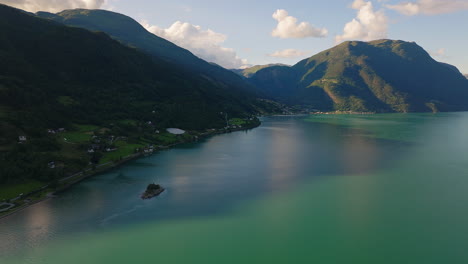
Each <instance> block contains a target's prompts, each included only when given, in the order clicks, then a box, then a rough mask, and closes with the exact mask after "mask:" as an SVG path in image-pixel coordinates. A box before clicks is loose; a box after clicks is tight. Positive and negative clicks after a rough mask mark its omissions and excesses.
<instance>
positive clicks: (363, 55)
mask: <svg viewBox="0 0 468 264" xmlns="http://www.w3.org/2000/svg"><path fill="white" fill-rule="evenodd" d="M249 81H250V82H251V83H252V84H253V85H255V86H256V87H257V88H258V89H260V90H262V91H263V92H265V93H266V94H268V95H270V96H271V98H274V99H276V100H280V101H283V102H287V103H290V104H304V105H310V106H312V107H313V108H315V109H319V110H327V111H333V110H340V111H359V112H361V111H364V112H367V111H372V112H426V111H456V110H466V109H468V102H467V98H468V82H467V80H466V79H465V78H463V75H462V74H461V73H460V72H459V71H458V69H457V68H456V67H454V66H452V65H448V64H444V63H440V62H437V61H435V60H434V59H433V58H432V57H430V55H429V53H427V52H426V51H425V50H424V49H423V48H422V47H420V46H419V45H417V44H416V43H414V42H406V41H401V40H388V39H383V40H375V41H370V42H362V41H347V42H343V43H341V44H339V45H337V46H335V47H332V48H330V49H327V50H325V51H322V52H320V53H318V54H316V55H314V56H312V57H310V58H307V59H304V60H301V61H300V62H298V63H297V64H295V65H293V66H292V67H290V68H284V67H283V68H282V67H269V68H265V69H261V70H259V71H258V72H256V73H255V74H254V75H253V76H252V77H251V78H249ZM280 92H281V93H280Z"/></svg>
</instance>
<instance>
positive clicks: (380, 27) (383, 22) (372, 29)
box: [335, 0, 388, 43]
mask: <svg viewBox="0 0 468 264" xmlns="http://www.w3.org/2000/svg"><path fill="white" fill-rule="evenodd" d="M351 8H353V9H356V10H358V13H357V16H356V18H354V19H353V20H352V21H350V22H348V23H347V24H346V25H345V27H344V29H343V35H338V36H336V38H335V41H336V42H337V43H339V42H342V41H345V40H365V41H369V40H375V39H381V38H386V37H387V30H388V18H387V16H386V15H385V13H384V11H383V10H379V11H374V6H373V5H372V2H366V1H364V0H355V1H354V2H353V4H352V5H351Z"/></svg>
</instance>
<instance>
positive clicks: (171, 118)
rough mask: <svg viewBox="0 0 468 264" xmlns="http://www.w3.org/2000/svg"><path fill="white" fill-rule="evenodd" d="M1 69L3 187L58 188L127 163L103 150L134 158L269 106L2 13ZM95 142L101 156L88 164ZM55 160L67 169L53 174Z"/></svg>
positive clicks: (90, 37) (95, 37) (122, 49)
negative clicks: (97, 167)
mask: <svg viewBox="0 0 468 264" xmlns="http://www.w3.org/2000/svg"><path fill="white" fill-rule="evenodd" d="M0 61H1V63H0V184H1V183H5V182H18V181H22V180H25V179H32V178H34V179H36V180H38V181H50V180H52V179H53V178H54V177H59V175H58V174H61V175H63V174H64V173H65V174H66V173H69V172H73V171H77V170H79V169H80V168H83V167H84V166H87V165H88V162H89V161H91V162H94V163H97V164H99V163H101V162H102V161H103V160H104V161H105V160H106V159H107V160H109V159H111V157H114V156H116V157H114V158H117V159H118V158H119V155H117V154H113V155H114V156H112V155H111V153H109V154H107V153H100V152H102V149H104V148H109V149H114V148H116V149H119V151H121V150H122V151H123V150H125V151H123V152H122V153H123V154H128V152H130V153H132V151H133V150H134V149H135V148H137V147H141V145H142V144H151V143H153V144H158V142H159V143H160V144H163V143H166V142H171V140H173V138H172V136H171V135H165V134H164V133H163V131H164V129H165V128H167V127H179V128H182V129H186V130H202V129H206V128H219V127H224V126H225V125H226V116H228V117H229V118H234V117H241V118H242V117H248V116H250V115H252V114H254V113H256V112H257V111H258V109H259V108H258V107H259V105H261V104H264V103H262V102H257V101H256V99H255V98H253V97H252V96H250V95H246V94H245V93H242V92H240V91H236V90H232V89H228V88H226V87H222V86H220V85H219V84H218V83H216V82H214V81H213V80H210V79H209V78H205V77H203V76H201V75H200V74H196V73H193V72H192V71H189V70H187V69H183V68H181V67H179V66H178V65H177V64H171V63H169V62H167V61H165V60H162V59H159V58H155V57H150V56H148V55H147V54H146V53H143V52H141V51H140V50H137V49H135V48H131V47H128V46H125V45H123V44H121V43H120V42H118V41H116V40H114V39H112V38H111V37H109V36H108V35H107V34H105V33H102V32H95V33H93V32H91V31H88V30H86V29H81V28H76V27H68V26H65V25H63V24H61V23H57V22H54V21H51V20H47V19H42V18H38V17H36V16H34V15H31V14H28V13H26V12H23V11H21V10H18V9H14V8H10V7H7V6H4V5H0ZM59 128H63V129H62V130H61V131H62V132H60V133H55V132H54V133H52V134H51V133H50V132H48V131H49V130H53V131H58V129H59ZM63 131H65V132H63ZM155 131H158V134H155ZM159 131H161V134H159ZM20 136H24V140H21V139H20ZM117 137H118V138H121V139H125V140H124V141H117V139H116V138H117ZM92 140H94V141H99V142H100V144H97V145H99V146H98V148H99V151H96V152H99V153H97V154H96V152H93V154H92V155H90V154H89V153H87V150H88V149H89V147H90V145H91V143H92ZM104 141H105V142H106V143H104ZM94 145H96V144H94ZM122 153H121V154H120V155H123V154H122ZM98 154H99V155H98ZM101 156H103V157H102V158H103V159H101ZM120 157H121V156H120ZM51 161H55V162H56V163H57V164H59V165H57V166H60V167H61V168H65V169H62V170H50V169H49V168H48V166H49V167H50V166H52V165H50V164H49V165H48V163H50V162H51ZM0 192H1V190H0Z"/></svg>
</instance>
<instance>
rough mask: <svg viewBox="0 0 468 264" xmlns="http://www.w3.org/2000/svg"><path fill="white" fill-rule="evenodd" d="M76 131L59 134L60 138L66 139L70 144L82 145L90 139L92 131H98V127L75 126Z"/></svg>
mask: <svg viewBox="0 0 468 264" xmlns="http://www.w3.org/2000/svg"><path fill="white" fill-rule="evenodd" d="M75 127H76V129H77V130H73V131H67V132H64V133H61V134H60V136H61V137H63V138H64V140H65V138H66V139H67V140H66V141H67V142H70V143H84V142H87V141H89V140H90V139H91V137H92V135H93V131H95V130H98V129H99V127H98V126H93V125H76V126H75Z"/></svg>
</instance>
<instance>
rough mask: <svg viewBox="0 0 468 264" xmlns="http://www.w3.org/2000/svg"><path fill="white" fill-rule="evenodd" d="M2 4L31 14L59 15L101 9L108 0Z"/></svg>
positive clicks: (10, 0)
mask: <svg viewBox="0 0 468 264" xmlns="http://www.w3.org/2000/svg"><path fill="white" fill-rule="evenodd" d="M0 3H2V4H6V5H9V6H13V7H16V8H19V9H23V10H26V11H29V12H37V11H47V12H53V13H57V12H60V11H62V10H65V9H73V8H86V9H97V8H101V7H102V6H103V5H104V4H105V3H106V0H0Z"/></svg>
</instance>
